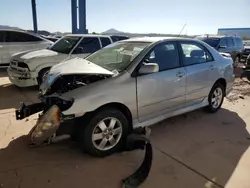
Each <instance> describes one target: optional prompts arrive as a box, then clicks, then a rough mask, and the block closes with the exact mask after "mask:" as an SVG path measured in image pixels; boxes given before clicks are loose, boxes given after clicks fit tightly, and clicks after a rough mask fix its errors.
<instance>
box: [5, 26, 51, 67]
mask: <svg viewBox="0 0 250 188" xmlns="http://www.w3.org/2000/svg"><path fill="white" fill-rule="evenodd" d="M52 44H53V42H51V41H49V40H47V39H45V38H42V37H41V36H39V35H36V34H33V33H28V32H25V31H21V30H9V29H7V30H0V67H7V66H9V64H10V60H11V56H12V55H13V54H15V53H17V52H20V51H27V50H32V49H43V48H47V47H48V46H50V45H52Z"/></svg>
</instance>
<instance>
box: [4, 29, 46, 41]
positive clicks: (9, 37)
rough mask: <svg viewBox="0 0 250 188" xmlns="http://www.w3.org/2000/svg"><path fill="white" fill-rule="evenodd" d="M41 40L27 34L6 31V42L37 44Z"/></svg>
mask: <svg viewBox="0 0 250 188" xmlns="http://www.w3.org/2000/svg"><path fill="white" fill-rule="evenodd" d="M42 40H43V39H41V38H39V37H36V36H33V35H30V34H28V33H22V32H16V31H8V32H6V42H38V41H42Z"/></svg>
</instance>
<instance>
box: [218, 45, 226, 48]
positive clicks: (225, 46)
mask: <svg viewBox="0 0 250 188" xmlns="http://www.w3.org/2000/svg"><path fill="white" fill-rule="evenodd" d="M225 48H227V47H226V46H222V45H220V46H219V49H225Z"/></svg>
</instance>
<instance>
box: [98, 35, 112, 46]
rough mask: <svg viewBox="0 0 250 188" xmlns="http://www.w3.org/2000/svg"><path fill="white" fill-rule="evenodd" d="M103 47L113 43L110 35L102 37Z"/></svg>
mask: <svg viewBox="0 0 250 188" xmlns="http://www.w3.org/2000/svg"><path fill="white" fill-rule="evenodd" d="M100 39H101V42H102V47H105V46H108V45H109V44H111V41H110V39H109V38H108V37H101V38H100Z"/></svg>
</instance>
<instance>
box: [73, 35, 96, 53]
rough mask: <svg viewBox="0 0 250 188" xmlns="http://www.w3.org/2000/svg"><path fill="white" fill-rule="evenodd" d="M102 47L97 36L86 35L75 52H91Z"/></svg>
mask: <svg viewBox="0 0 250 188" xmlns="http://www.w3.org/2000/svg"><path fill="white" fill-rule="evenodd" d="M100 48H101V46H100V41H99V39H98V38H97V37H86V38H83V39H82V40H81V42H80V43H79V44H78V46H77V47H76V48H75V50H74V52H73V54H91V53H94V52H96V51H97V50H99V49H100Z"/></svg>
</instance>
